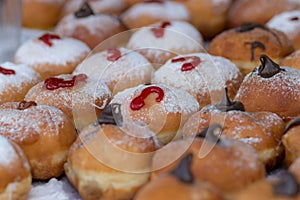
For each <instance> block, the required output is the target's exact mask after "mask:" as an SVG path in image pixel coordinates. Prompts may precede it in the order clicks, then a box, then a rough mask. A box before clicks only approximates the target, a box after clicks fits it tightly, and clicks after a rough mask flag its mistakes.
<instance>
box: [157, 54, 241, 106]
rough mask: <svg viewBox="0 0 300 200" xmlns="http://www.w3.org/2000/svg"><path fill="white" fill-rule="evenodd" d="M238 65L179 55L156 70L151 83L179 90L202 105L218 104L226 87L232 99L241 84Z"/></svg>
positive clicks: (199, 56)
mask: <svg viewBox="0 0 300 200" xmlns="http://www.w3.org/2000/svg"><path fill="white" fill-rule="evenodd" d="M242 79H243V77H242V74H241V72H240V71H239V69H238V68H237V67H236V65H235V64H234V63H232V62H230V61H229V60H228V59H226V58H222V57H219V56H212V55H209V54H205V53H195V54H186V55H180V56H177V57H174V58H171V59H170V60H168V61H167V62H166V63H165V64H164V65H163V66H161V67H160V68H159V69H158V70H157V71H155V73H154V75H153V77H152V83H160V84H165V85H168V86H171V87H175V88H180V89H183V90H185V91H187V92H188V93H190V94H191V95H193V96H194V97H195V98H196V99H197V101H198V103H199V104H200V105H201V106H205V105H208V104H211V103H213V102H219V100H220V99H221V97H222V94H223V88H224V87H227V88H228V93H229V97H230V98H233V97H234V96H235V94H236V92H237V90H238V88H239V86H240V84H241V82H242Z"/></svg>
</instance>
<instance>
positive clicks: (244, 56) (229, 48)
mask: <svg viewBox="0 0 300 200" xmlns="http://www.w3.org/2000/svg"><path fill="white" fill-rule="evenodd" d="M252 42H260V43H261V44H263V45H264V49H263V48H260V47H256V48H254V50H253V58H252V52H251V43H252ZM293 50H294V48H293V45H292V43H291V41H290V40H289V39H288V38H287V36H286V35H285V34H284V33H283V32H281V31H278V30H275V29H269V30H264V29H261V28H254V29H253V30H251V31H246V32H237V31H236V29H230V30H227V31H224V32H223V33H221V34H219V35H218V36H216V37H215V38H214V39H213V40H212V41H211V43H210V44H209V47H208V52H209V53H211V54H213V55H217V56H223V57H225V58H228V59H229V60H231V61H232V62H234V63H235V64H236V65H237V66H238V67H239V68H240V70H241V72H242V73H243V74H244V75H246V74H247V73H249V72H251V71H253V69H254V67H257V66H259V64H258V61H259V58H260V56H261V54H266V55H268V56H269V57H271V58H272V59H274V60H280V59H282V58H284V57H285V56H286V55H288V54H290V53H291V52H293Z"/></svg>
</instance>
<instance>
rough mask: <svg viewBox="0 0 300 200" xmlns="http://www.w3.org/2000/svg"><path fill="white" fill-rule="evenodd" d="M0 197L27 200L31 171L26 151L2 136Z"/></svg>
mask: <svg viewBox="0 0 300 200" xmlns="http://www.w3.org/2000/svg"><path fill="white" fill-rule="evenodd" d="M0 155H1V156H0V176H1V180H0V199H3V200H4V199H11V200H26V199H27V196H28V194H29V191H30V188H31V173H30V166H29V164H28V160H27V158H26V156H25V155H24V152H23V151H22V150H21V149H20V147H19V146H18V145H16V144H15V143H14V142H12V141H10V140H8V139H6V138H5V137H3V136H0Z"/></svg>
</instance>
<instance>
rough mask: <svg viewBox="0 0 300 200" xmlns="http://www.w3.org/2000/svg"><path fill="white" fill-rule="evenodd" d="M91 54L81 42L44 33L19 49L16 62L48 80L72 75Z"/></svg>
mask: <svg viewBox="0 0 300 200" xmlns="http://www.w3.org/2000/svg"><path fill="white" fill-rule="evenodd" d="M89 52H90V48H89V47H88V46H87V45H86V44H85V43H83V42H81V41H79V40H76V39H73V38H69V37H61V36H59V35H56V34H53V33H44V34H43V35H41V36H40V37H38V38H33V39H30V40H28V41H26V42H25V43H23V44H22V45H21V46H20V47H19V48H18V49H17V51H16V54H15V58H14V61H15V63H22V64H26V65H28V66H30V67H31V68H33V69H34V70H35V71H37V72H38V73H40V74H41V76H42V77H43V78H44V79H46V78H48V77H51V76H56V75H59V74H69V73H72V72H73V70H74V69H75V67H76V66H77V65H78V64H79V63H80V62H81V61H82V60H83V59H84V58H85V57H86V56H87V55H88V53H89Z"/></svg>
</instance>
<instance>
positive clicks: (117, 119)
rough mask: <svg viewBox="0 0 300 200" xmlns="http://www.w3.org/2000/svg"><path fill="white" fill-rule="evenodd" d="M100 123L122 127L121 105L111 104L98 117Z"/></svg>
mask: <svg viewBox="0 0 300 200" xmlns="http://www.w3.org/2000/svg"><path fill="white" fill-rule="evenodd" d="M98 123H99V124H112V125H117V126H122V123H123V117H122V114H121V104H117V103H112V104H109V105H108V106H107V107H106V108H105V109H104V110H103V111H102V113H101V114H100V116H99V117H98Z"/></svg>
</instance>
